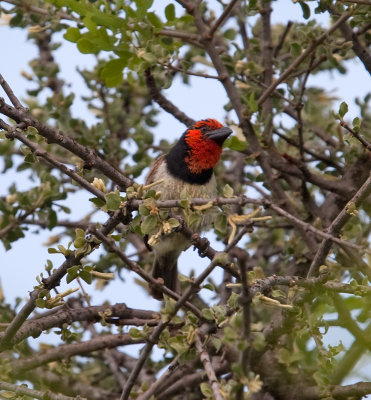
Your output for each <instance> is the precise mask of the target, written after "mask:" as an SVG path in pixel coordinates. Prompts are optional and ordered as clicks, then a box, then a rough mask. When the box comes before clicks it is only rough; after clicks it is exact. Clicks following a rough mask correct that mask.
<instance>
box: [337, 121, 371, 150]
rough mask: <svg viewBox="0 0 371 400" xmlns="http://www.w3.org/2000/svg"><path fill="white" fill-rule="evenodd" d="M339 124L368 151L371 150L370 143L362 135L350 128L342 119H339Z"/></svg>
mask: <svg viewBox="0 0 371 400" xmlns="http://www.w3.org/2000/svg"><path fill="white" fill-rule="evenodd" d="M340 126H342V127H343V128H344V129H346V130H347V131H348V132H349V133H350V134H351V135H352V136H353V137H355V138H356V139H357V140H358V141H359V142H361V143H362V145H363V146H364V147H365V148H366V149H367V150H369V151H371V143H369V142H368V141H367V140H366V139H365V138H364V137H363V136H362V135H360V134H359V133H357V132H356V131H355V130H354V129H352V128H351V127H350V126H349V125H348V124H347V123H346V122H345V121H344V120H341V121H340Z"/></svg>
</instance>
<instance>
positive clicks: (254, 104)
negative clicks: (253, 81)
mask: <svg viewBox="0 0 371 400" xmlns="http://www.w3.org/2000/svg"><path fill="white" fill-rule="evenodd" d="M247 104H248V105H249V108H250V111H251V112H252V113H255V112H257V111H258V109H259V105H258V102H257V101H256V99H255V93H254V92H251V93H250V96H249V97H248V99H247Z"/></svg>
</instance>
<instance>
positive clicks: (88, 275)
mask: <svg viewBox="0 0 371 400" xmlns="http://www.w3.org/2000/svg"><path fill="white" fill-rule="evenodd" d="M79 277H80V278H81V279H83V280H84V281H85V282H86V283H87V284H89V285H90V284H91V282H92V280H93V276H92V274H91V273H90V272H88V271H84V270H83V271H80V273H79Z"/></svg>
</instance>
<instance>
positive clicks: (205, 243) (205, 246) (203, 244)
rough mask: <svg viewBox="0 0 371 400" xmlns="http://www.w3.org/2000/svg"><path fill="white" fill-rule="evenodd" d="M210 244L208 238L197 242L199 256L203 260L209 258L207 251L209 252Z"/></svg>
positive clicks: (199, 239)
mask: <svg viewBox="0 0 371 400" xmlns="http://www.w3.org/2000/svg"><path fill="white" fill-rule="evenodd" d="M209 247H210V242H209V240H208V239H206V238H201V237H199V238H198V240H197V248H198V255H199V256H200V257H202V258H204V257H207V251H208V250H209Z"/></svg>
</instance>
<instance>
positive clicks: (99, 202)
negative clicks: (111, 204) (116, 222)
mask: <svg viewBox="0 0 371 400" xmlns="http://www.w3.org/2000/svg"><path fill="white" fill-rule="evenodd" d="M89 201H91V202H92V203H93V204H94V205H95V206H96V207H98V208H100V207H103V206H104V205H105V204H106V203H105V202H104V201H103V200H101V199H99V198H98V197H91V198H90V199H89Z"/></svg>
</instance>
